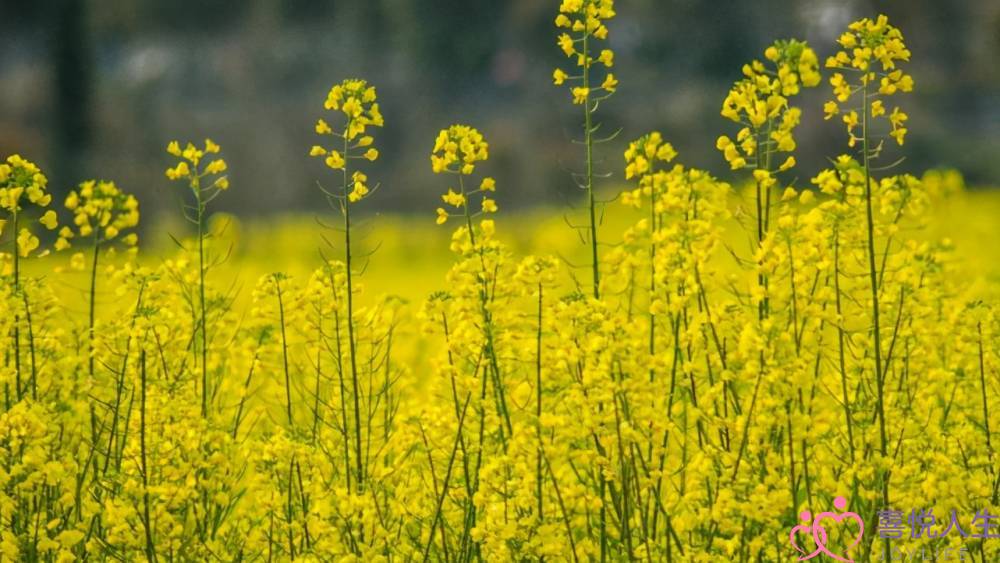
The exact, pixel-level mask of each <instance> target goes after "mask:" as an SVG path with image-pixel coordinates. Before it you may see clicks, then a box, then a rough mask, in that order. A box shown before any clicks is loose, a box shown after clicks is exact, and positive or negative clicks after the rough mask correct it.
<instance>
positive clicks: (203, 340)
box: [166, 139, 229, 417]
mask: <svg viewBox="0 0 1000 563" xmlns="http://www.w3.org/2000/svg"><path fill="white" fill-rule="evenodd" d="M219 151H220V147H219V145H217V144H215V143H214V142H212V140H211V139H205V145H204V147H203V148H201V149H199V148H197V147H196V146H195V145H194V144H192V143H188V144H187V145H186V146H185V147H184V150H181V147H180V144H179V143H178V142H177V141H171V142H170V144H168V145H167V152H168V153H170V154H171V155H173V156H175V157H177V158H179V159H180V161H179V162H178V163H177V164H176V165H175V166H174V167H172V168H168V169H167V171H166V174H167V178H169V179H170V180H174V181H187V183H188V189H189V190H190V192H191V196H192V198H193V199H194V205H193V206H191V205H188V204H185V206H184V218H185V219H187V220H188V221H190V222H191V223H193V224H194V225H195V227H196V228H197V238H198V240H197V241H196V243H197V245H198V288H197V291H198V305H197V309H198V312H197V315H198V317H197V323H196V328H197V330H196V334H197V335H198V336H199V337H200V340H199V342H200V346H198V347H197V349H198V353H199V357H200V360H201V361H200V363H201V416H202V417H207V416H208V411H209V402H210V400H211V392H210V390H209V381H208V341H209V338H208V304H207V303H208V302H207V300H206V297H205V286H206V283H205V279H206V276H207V273H208V270H209V268H210V267H211V264H210V263H209V260H208V257H207V255H206V248H205V241H206V239H207V238H208V236H209V234H208V230H207V225H206V219H207V211H208V204H210V203H211V202H212V201H214V200H215V198H216V197H218V196H219V194H220V193H222V192H224V191H226V190H227V189H229V178H228V177H227V176H224V175H223V172H225V171H226V170H227V166H226V161H225V160H223V159H221V158H213V159H212V160H211V161H210V162H208V164H207V165H205V166H202V164H203V159H205V157H206V155H213V154H218V153H219Z"/></svg>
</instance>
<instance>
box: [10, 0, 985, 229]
mask: <svg viewBox="0 0 1000 563" xmlns="http://www.w3.org/2000/svg"><path fill="white" fill-rule="evenodd" d="M557 7H558V0H550V1H540V0H511V1H508V2H501V1H496V0H367V1H366V0H243V1H225V0H171V1H156V0H89V1H88V0H44V1H36V2H29V1H19V0H0V14H2V15H0V88H2V96H0V154H3V155H6V154H9V153H12V152H19V153H21V154H23V155H24V156H26V157H28V158H30V159H32V160H35V161H36V162H38V163H39V164H40V165H42V166H43V168H45V169H46V170H47V171H48V172H49V176H50V180H51V184H52V186H53V188H54V190H55V191H56V192H65V191H66V190H68V188H69V187H70V186H72V185H75V184H76V183H77V182H79V181H81V180H83V179H86V178H89V177H103V178H108V179H113V180H115V181H116V182H118V184H119V185H120V186H122V187H123V188H124V189H126V190H129V191H132V192H134V193H136V194H137V195H138V196H139V198H140V200H141V201H142V203H143V208H144V212H145V213H146V214H147V215H148V214H150V213H151V212H152V213H154V214H155V213H158V212H164V211H170V212H171V213H174V212H175V209H176V207H175V204H176V201H175V200H176V199H177V197H178V195H177V192H178V190H176V186H170V185H168V182H167V180H166V179H165V178H164V177H163V169H164V168H165V167H166V166H167V164H168V162H169V158H168V157H167V155H166V154H165V153H164V147H165V146H166V143H167V141H168V140H171V139H181V140H187V139H193V140H200V139H203V138H204V137H206V136H210V137H212V138H213V139H214V140H216V141H217V142H219V143H220V144H221V145H222V146H223V152H224V156H225V157H226V159H227V160H228V161H229V165H230V170H231V180H232V186H233V189H232V191H231V193H229V194H226V195H225V196H224V197H222V198H220V199H219V201H218V208H219V209H223V210H226V211H231V212H234V213H238V214H240V215H241V216H246V217H253V216H261V215H267V214H270V213H271V212H273V211H283V212H285V211H304V210H312V209H316V208H318V206H319V205H321V202H322V199H321V197H320V194H319V193H318V191H317V186H316V183H315V182H316V179H323V178H330V176H329V175H328V174H327V173H326V172H324V170H323V167H322V164H321V163H320V162H318V161H317V159H311V158H309V157H308V155H307V153H308V150H309V147H310V146H311V145H312V144H313V141H314V137H315V136H314V134H313V131H312V128H313V124H314V122H315V120H316V118H317V117H321V116H322V114H323V109H322V103H323V101H324V99H325V97H326V93H327V91H328V89H329V87H330V86H331V85H332V84H334V83H336V82H339V81H340V80H342V79H343V78H346V77H352V76H360V77H364V78H367V79H368V80H369V81H370V82H372V83H373V84H375V85H376V86H377V87H378V91H379V99H380V103H381V105H382V110H383V114H384V115H385V120H386V126H385V128H384V130H382V131H378V132H377V133H376V135H377V137H376V139H377V140H376V145H377V146H378V147H379V148H380V150H381V152H382V157H381V158H380V159H379V161H378V162H376V163H374V164H372V165H371V166H369V167H368V168H369V177H370V178H371V179H372V180H373V181H378V182H380V183H381V184H382V188H381V190H382V191H381V192H380V193H379V194H377V197H375V198H372V199H371V200H370V202H369V203H366V206H371V207H372V208H378V209H380V210H386V211H409V210H412V211H416V212H420V213H424V214H428V216H430V215H432V214H433V208H434V207H435V206H436V200H437V197H438V193H439V192H440V191H441V188H442V184H441V179H440V178H434V176H433V174H431V171H430V165H429V161H428V154H429V150H430V148H431V145H432V143H433V139H434V137H435V135H436V133H437V131H438V130H439V129H440V128H442V127H445V126H447V125H449V124H452V123H455V122H466V123H469V124H472V125H474V126H476V127H478V128H479V129H480V130H482V131H483V133H484V134H485V135H486V136H487V139H488V140H489V141H490V143H491V148H492V150H491V161H490V163H489V164H488V165H487V171H488V173H490V174H492V175H494V176H496V178H497V181H498V184H499V186H500V191H499V192H498V199H499V202H500V205H501V207H502V208H503V207H506V208H507V209H510V208H513V207H520V206H527V205H533V204H538V203H545V204H552V205H556V206H558V205H562V204H567V203H575V202H576V200H577V197H578V193H577V191H576V189H575V188H574V186H573V184H572V180H571V178H570V175H569V172H570V171H572V170H576V169H579V166H580V163H579V156H580V151H579V150H578V149H579V147H578V146H576V145H574V144H572V143H571V142H570V141H571V140H572V139H574V138H576V137H578V136H579V131H580V128H581V126H580V111H581V110H580V107H579V106H573V105H571V103H570V100H569V93H568V92H567V90H566V89H565V88H556V87H554V86H553V85H552V83H551V73H552V69H553V68H554V67H555V66H556V65H559V64H563V61H564V60H565V59H563V57H562V54H561V52H560V51H559V49H558V48H557V47H556V45H555V37H556V30H555V28H554V26H553V24H552V21H553V18H554V16H555V14H556V11H557ZM616 9H617V12H618V17H616V18H615V19H614V20H612V22H611V24H610V30H611V35H610V39H609V43H610V47H611V48H613V49H614V50H615V51H616V59H615V60H616V68H615V73H616V75H617V76H618V78H619V80H621V86H620V90H619V92H618V94H617V95H616V96H615V97H614V98H612V99H611V100H610V101H608V102H606V103H605V104H602V106H601V108H600V110H599V113H600V119H601V120H602V121H603V122H604V128H603V131H605V132H607V133H610V132H613V131H614V130H616V129H618V128H619V127H621V128H622V129H623V130H622V134H621V136H620V137H619V138H618V139H617V140H616V141H615V142H614V143H610V144H608V145H604V146H602V147H601V148H600V149H599V150H600V153H599V158H600V165H599V168H600V169H601V170H603V171H605V172H609V173H610V178H609V179H608V180H605V181H606V182H608V183H609V184H611V183H613V182H614V181H615V180H616V179H617V180H618V181H621V180H622V175H621V168H622V157H621V151H622V149H623V147H624V145H625V143H626V142H627V141H628V140H630V139H632V138H635V137H637V136H638V135H640V134H642V133H644V132H646V131H648V130H650V129H654V128H655V129H660V130H661V131H663V133H664V135H665V137H666V138H667V139H668V140H670V141H671V142H673V143H674V145H675V147H676V148H677V149H678V151H679V152H680V154H681V159H682V160H683V161H684V162H686V163H687V164H690V165H694V166H700V167H704V168H708V169H711V170H713V171H716V172H717V173H719V174H722V175H723V176H724V177H728V174H727V172H726V170H725V169H726V166H725V163H724V161H723V159H722V157H721V155H720V154H719V153H718V151H716V150H715V148H714V144H715V139H716V137H717V136H718V135H719V134H721V133H724V132H725V133H732V132H733V131H734V128H733V124H732V123H730V122H728V121H726V120H724V119H723V118H722V117H721V116H720V115H719V107H720V104H721V101H722V99H723V98H724V96H725V94H726V91H727V89H728V87H729V85H730V84H731V82H732V81H733V80H735V79H737V78H739V76H740V67H741V66H742V64H743V63H744V62H746V61H747V60H749V59H751V58H753V57H760V56H761V55H760V53H761V52H762V51H763V49H764V48H765V47H766V46H767V45H768V44H769V43H771V42H772V41H773V40H774V39H779V38H787V37H798V38H802V39H806V40H808V41H809V42H810V43H811V44H812V45H813V47H814V48H815V49H816V51H817V53H818V54H819V55H820V58H821V60H823V59H825V57H826V56H827V55H829V54H831V52H832V51H833V50H834V43H833V42H834V40H835V39H836V37H837V36H838V35H839V34H840V33H841V31H842V30H843V29H844V27H845V26H846V25H847V23H849V22H850V21H852V20H854V19H856V18H859V17H864V16H874V15H877V14H878V13H886V14H887V15H889V17H890V21H892V22H893V23H894V24H895V25H897V26H898V27H900V28H901V29H902V31H903V33H904V35H905V38H906V41H907V44H908V46H909V48H910V50H911V51H912V52H913V58H912V62H911V64H910V65H909V67H908V68H909V71H910V72H911V73H912V74H913V76H914V78H915V80H916V91H915V92H914V93H913V94H910V95H906V96H903V97H900V98H899V102H900V103H901V104H902V105H903V106H904V107H905V109H906V110H907V111H908V112H909V113H910V115H911V120H910V123H909V125H910V130H911V132H910V134H909V135H908V136H907V141H906V145H905V146H904V147H903V148H902V151H897V150H896V149H893V151H890V155H889V157H887V160H890V159H895V157H896V156H897V155H899V154H900V153H901V154H903V155H905V156H906V157H907V159H906V161H905V162H904V163H903V164H902V168H903V169H906V170H911V171H921V170H924V169H927V168H932V167H938V166H954V167H957V168H959V169H960V170H961V171H962V172H964V173H965V175H966V178H967V180H968V182H969V184H971V185H974V186H975V185H996V184H997V178H1000V65H998V64H997V60H998V59H1000V2H997V1H996V0H962V1H944V0H893V1H886V2H876V1H850V0H846V1H842V0H801V1H791V0H757V1H752V2H751V1H747V2H727V1H713V2H708V1H703V0H659V1H654V0H619V1H618V2H616ZM828 91H829V90H828V86H827V84H826V82H825V81H824V83H823V85H822V86H821V87H820V88H816V89H814V90H813V91H810V92H808V93H807V94H806V95H804V96H803V97H802V98H801V99H800V101H799V103H800V105H801V106H802V107H803V109H804V110H805V114H804V118H803V124H802V126H801V128H800V130H799V131H800V133H799V134H798V137H799V151H798V153H797V156H798V160H799V162H800V164H801V168H800V170H801V172H802V174H803V177H801V178H799V180H798V182H799V183H800V184H804V183H808V177H809V176H811V175H812V174H813V173H815V171H817V170H818V169H819V168H820V167H822V166H824V165H825V164H826V160H825V159H826V158H827V157H829V156H834V155H835V154H838V153H839V152H842V151H843V150H845V144H844V135H843V131H842V126H841V124H839V123H834V122H823V121H822V111H821V107H822V102H823V101H824V100H825V99H827V97H828V95H829V94H828Z"/></svg>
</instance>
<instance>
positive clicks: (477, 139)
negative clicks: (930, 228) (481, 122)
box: [431, 125, 497, 225]
mask: <svg viewBox="0 0 1000 563" xmlns="http://www.w3.org/2000/svg"><path fill="white" fill-rule="evenodd" d="M489 150H490V146H489V143H487V142H486V139H485V138H484V137H483V135H482V133H480V132H479V131H478V130H476V129H475V128H474V127H470V126H468V125H452V126H451V127H448V128H447V129H442V130H441V132H439V133H438V136H437V138H436V139H435V140H434V148H432V149H431V170H433V172H434V173H435V174H457V175H458V177H459V178H458V184H459V185H458V189H457V191H456V189H455V188H448V191H447V192H446V193H444V194H443V195H442V196H441V200H442V201H443V202H444V203H445V204H447V205H448V206H450V207H454V208H457V209H460V210H461V211H462V212H463V213H464V214H465V215H467V216H468V217H471V216H474V215H477V214H478V213H483V214H486V213H495V212H496V211H497V204H496V201H495V200H493V199H492V198H488V197H486V196H485V194H486V193H487V192H495V191H496V181H495V180H494V179H493V178H490V177H485V178H483V179H482V180H481V181H480V183H479V187H478V188H477V189H472V188H471V186H466V185H465V177H466V176H468V175H470V174H472V173H473V172H474V171H475V169H476V164H477V163H479V162H482V161H485V160H486V159H487V158H489ZM475 195H479V196H480V211H479V212H477V213H472V212H470V211H469V197H470V196H475ZM448 217H449V213H448V211H447V210H445V209H444V208H442V207H439V208H438V209H437V224H439V225H440V224H442V223H444V222H446V221H447V220H448Z"/></svg>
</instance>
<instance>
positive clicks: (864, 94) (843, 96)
mask: <svg viewBox="0 0 1000 563" xmlns="http://www.w3.org/2000/svg"><path fill="white" fill-rule="evenodd" d="M837 42H838V43H839V44H840V46H841V47H842V48H843V49H841V50H840V51H838V52H837V54H836V55H834V56H832V57H830V58H828V59H827V61H826V66H827V68H832V69H836V70H837V71H838V72H835V73H834V74H833V75H832V76H831V77H830V86H832V87H833V95H834V98H835V100H831V101H828V102H826V104H825V105H824V106H823V111H824V114H825V118H826V119H830V118H831V117H833V116H834V115H837V114H843V121H844V124H845V125H846V127H847V134H848V136H849V140H848V144H849V145H850V146H852V147H853V146H854V145H855V144H856V143H857V142H858V141H860V140H862V137H864V136H865V135H867V134H868V133H867V132H862V133H861V137H859V136H858V135H856V134H855V131H856V129H857V128H858V126H859V124H861V123H862V121H864V122H865V124H866V125H865V127H868V125H867V123H868V120H867V119H865V118H866V116H865V115H864V114H865V113H870V119H871V120H873V121H874V120H875V119H878V118H882V119H885V120H887V121H888V122H889V125H890V131H889V136H890V137H892V138H893V139H895V141H896V143H898V144H900V145H902V144H903V141H904V139H905V138H906V132H907V128H906V126H905V123H906V120H907V117H908V116H907V115H906V114H905V113H903V111H901V110H900V109H899V107H893V108H892V111H888V110H887V108H886V107H885V103H884V101H883V98H885V97H888V96H892V95H894V94H896V93H897V92H910V91H912V90H913V77H912V76H910V75H909V74H906V73H905V72H903V70H902V69H901V68H898V67H897V63H898V62H900V61H904V62H905V61H909V60H910V51H909V50H908V49H907V48H906V45H905V44H904V43H903V34H902V32H900V31H899V29H897V28H896V27H893V26H892V25H890V24H889V19H888V18H887V17H886V16H884V15H880V16H879V17H878V18H876V19H875V20H871V19H869V18H865V19H862V20H859V21H856V22H854V23H852V24H851V25H850V26H849V27H848V30H847V31H846V32H844V34H843V35H841V36H840V39H838V40H837ZM844 73H848V74H849V75H853V76H854V79H853V80H852V79H849V78H847V77H845V75H844ZM876 86H877V89H876ZM856 94H858V95H859V97H860V98H861V101H860V105H855V106H850V105H848V106H846V107H845V106H843V104H847V103H849V101H850V100H851V99H852V98H853V97H855V95H856Z"/></svg>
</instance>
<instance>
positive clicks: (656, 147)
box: [625, 131, 677, 180]
mask: <svg viewBox="0 0 1000 563" xmlns="http://www.w3.org/2000/svg"><path fill="white" fill-rule="evenodd" d="M676 156H677V151H675V150H674V147H673V145H671V144H670V143H665V142H663V135H661V134H660V133H659V132H658V131H653V132H652V133H648V134H646V135H643V136H642V137H639V138H638V139H636V140H635V141H632V142H631V143H629V145H628V149H626V150H625V179H626V180H628V179H631V178H633V177H635V176H642V175H643V174H646V173H647V172H650V171H652V169H653V164H652V163H653V161H660V162H665V163H666V162H670V161H671V160H673V159H674V158H675V157H676Z"/></svg>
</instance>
